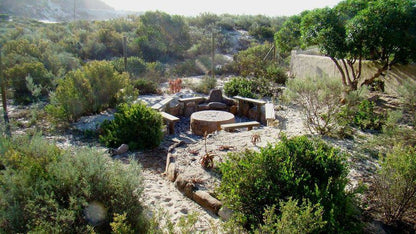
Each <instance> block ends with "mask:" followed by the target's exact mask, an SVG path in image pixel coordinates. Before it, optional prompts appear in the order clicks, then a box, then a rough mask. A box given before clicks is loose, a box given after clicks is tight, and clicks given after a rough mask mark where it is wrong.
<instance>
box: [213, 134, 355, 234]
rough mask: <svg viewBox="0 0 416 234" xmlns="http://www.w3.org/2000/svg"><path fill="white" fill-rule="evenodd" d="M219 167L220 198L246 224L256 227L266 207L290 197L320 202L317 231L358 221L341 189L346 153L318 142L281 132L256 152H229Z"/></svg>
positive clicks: (346, 227) (347, 226)
mask: <svg viewBox="0 0 416 234" xmlns="http://www.w3.org/2000/svg"><path fill="white" fill-rule="evenodd" d="M220 170H221V173H222V182H221V185H220V187H219V189H218V193H219V195H220V198H221V199H222V200H223V201H224V205H225V206H227V207H229V208H230V209H232V210H234V211H235V219H236V220H237V221H238V222H240V223H241V224H243V225H244V226H245V227H246V228H256V227H257V226H258V225H259V224H261V223H262V218H263V212H264V210H265V209H266V208H267V207H271V206H273V205H277V204H278V203H279V201H281V200H285V199H287V198H288V197H292V198H293V199H295V200H299V201H303V200H304V199H308V200H309V201H310V202H311V203H312V204H318V203H319V204H321V206H322V207H323V215H322V217H323V220H324V221H325V222H327V223H326V225H325V226H324V227H323V229H321V231H325V232H328V233H337V232H341V231H345V230H353V228H354V226H356V225H357V223H356V221H355V220H353V209H352V200H351V197H350V195H349V194H346V192H345V186H346V184H347V179H346V174H347V170H346V162H345V155H343V154H342V153H341V152H340V151H339V150H338V149H335V148H333V147H331V146H328V145H327V144H325V143H324V142H322V141H319V140H310V139H308V138H307V137H306V136H301V137H294V138H292V139H287V138H286V137H285V136H283V137H282V141H281V142H279V143H277V144H276V145H274V146H273V145H268V146H267V147H265V148H262V149H261V150H260V152H254V151H245V152H243V153H232V154H229V155H228V158H227V160H226V161H225V163H223V164H221V165H220ZM301 206H302V204H301ZM281 212H282V211H281V210H280V211H279V214H280V213H281Z"/></svg>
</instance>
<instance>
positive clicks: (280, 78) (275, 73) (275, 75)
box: [265, 64, 288, 85]
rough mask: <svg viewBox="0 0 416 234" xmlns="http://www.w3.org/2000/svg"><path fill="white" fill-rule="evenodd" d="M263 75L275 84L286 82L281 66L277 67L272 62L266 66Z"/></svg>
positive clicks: (285, 75)
mask: <svg viewBox="0 0 416 234" xmlns="http://www.w3.org/2000/svg"><path fill="white" fill-rule="evenodd" d="M265 77H266V78H267V79H269V80H271V81H273V82H274V83H276V84H282V85H284V84H286V81H287V78H288V77H287V74H286V72H285V71H284V70H283V68H281V67H278V66H276V65H274V64H271V65H269V66H267V68H266V74H265Z"/></svg>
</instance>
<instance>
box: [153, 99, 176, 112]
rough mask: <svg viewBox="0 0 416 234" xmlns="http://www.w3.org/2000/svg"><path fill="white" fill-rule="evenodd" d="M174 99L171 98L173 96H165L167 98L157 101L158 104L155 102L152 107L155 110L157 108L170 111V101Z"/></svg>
mask: <svg viewBox="0 0 416 234" xmlns="http://www.w3.org/2000/svg"><path fill="white" fill-rule="evenodd" d="M172 100H173V98H171V97H168V98H165V99H163V100H162V101H160V102H158V103H156V104H154V105H153V106H152V109H153V110H157V111H166V112H168V113H169V111H170V110H169V109H170V105H169V104H170V102H171V101H172Z"/></svg>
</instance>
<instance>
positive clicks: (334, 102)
mask: <svg viewBox="0 0 416 234" xmlns="http://www.w3.org/2000/svg"><path fill="white" fill-rule="evenodd" d="M342 93H343V87H342V84H341V82H339V81H338V80H336V79H330V78H324V77H320V78H316V79H313V78H310V77H308V78H305V79H291V80H289V81H288V83H287V89H286V92H285V95H286V97H287V98H288V99H289V100H292V101H294V102H295V103H297V104H299V105H300V106H301V108H302V110H303V112H304V114H305V116H306V122H305V124H306V126H307V127H308V128H309V130H310V131H311V132H314V131H316V132H318V133H319V134H321V135H330V134H334V133H335V134H337V132H338V131H339V127H340V126H338V121H337V118H338V113H339V112H340V110H341V98H342Z"/></svg>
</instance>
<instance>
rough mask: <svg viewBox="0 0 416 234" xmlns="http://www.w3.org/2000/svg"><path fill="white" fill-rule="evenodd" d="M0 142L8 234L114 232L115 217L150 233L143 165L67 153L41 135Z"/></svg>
mask: <svg viewBox="0 0 416 234" xmlns="http://www.w3.org/2000/svg"><path fill="white" fill-rule="evenodd" d="M0 144H1V147H0V148H1V150H2V155H4V157H2V158H1V160H2V163H3V165H4V166H5V170H3V171H2V174H1V175H0V182H1V184H2V186H1V187H0V195H1V196H0V203H1V204H2V205H1V206H0V228H1V229H2V230H3V231H4V232H8V233H26V232H41V233H44V232H48V233H72V232H91V231H92V230H94V231H97V232H109V231H110V223H111V222H113V217H112V216H113V214H124V215H125V219H124V223H125V224H126V225H129V226H130V227H132V228H133V230H137V231H144V230H145V228H146V222H145V219H144V217H143V215H142V211H143V208H142V206H141V204H140V202H139V197H140V194H141V192H142V190H143V188H142V182H141V177H140V167H139V165H138V164H137V163H135V162H131V163H130V164H129V165H124V164H122V163H120V162H117V161H114V162H113V161H110V160H109V158H108V157H106V156H104V155H102V154H101V153H98V151H96V150H94V149H84V150H76V151H75V152H73V153H70V152H65V151H62V150H59V149H58V148H57V147H56V146H55V145H53V144H50V142H48V141H46V140H44V139H43V138H41V137H40V135H34V136H21V137H17V138H13V139H5V138H1V139H0ZM91 209H94V212H91ZM100 212H101V213H100ZM114 221H115V222H117V220H114Z"/></svg>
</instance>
